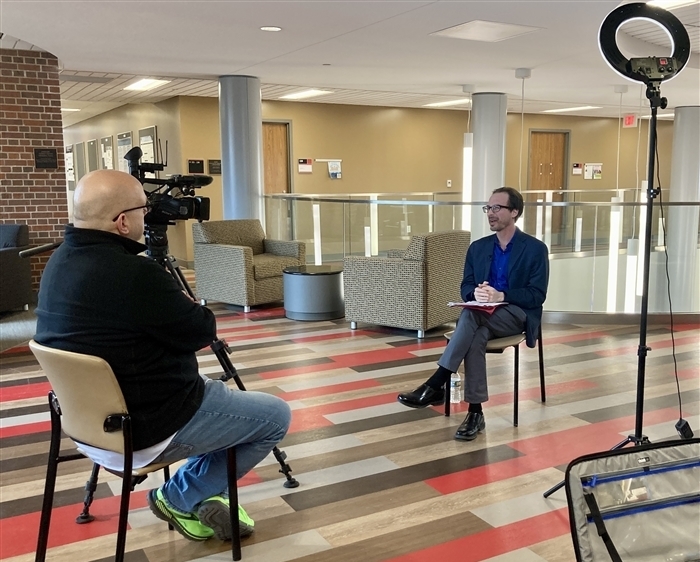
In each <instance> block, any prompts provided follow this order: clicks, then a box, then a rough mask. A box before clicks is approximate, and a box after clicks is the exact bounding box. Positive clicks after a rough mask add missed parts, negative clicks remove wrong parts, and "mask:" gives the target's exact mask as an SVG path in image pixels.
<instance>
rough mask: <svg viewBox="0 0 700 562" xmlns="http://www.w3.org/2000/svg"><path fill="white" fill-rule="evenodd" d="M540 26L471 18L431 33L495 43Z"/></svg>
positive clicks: (529, 31) (532, 30) (537, 29)
mask: <svg viewBox="0 0 700 562" xmlns="http://www.w3.org/2000/svg"><path fill="white" fill-rule="evenodd" d="M540 29H541V28H540V27H530V26H527V25H516V24H512V23H499V22H495V21H483V20H473V21H468V22H467V23H461V24H459V25H455V26H454V27H448V28H447V29H442V30H440V31H436V32H434V33H431V34H430V35H437V36H439V37H451V38H452V39H468V40H470V41H487V42H490V43H495V42H497V41H504V40H506V39H511V38H513V37H518V36H519V35H525V34H527V33H533V32H534V31H539V30H540Z"/></svg>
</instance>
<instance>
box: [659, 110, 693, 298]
mask: <svg viewBox="0 0 700 562" xmlns="http://www.w3.org/2000/svg"><path fill="white" fill-rule="evenodd" d="M698 154H700V106H697V105H695V106H686V107H677V108H676V110H675V119H674V123H673V154H672V159H671V187H670V193H669V199H670V200H671V201H672V202H674V201H675V202H681V201H682V202H695V203H697V202H700V159H699V158H698ZM666 216H667V219H666V237H667V238H666V240H665V242H666V247H667V248H668V270H669V271H668V273H669V277H670V279H671V299H672V303H673V311H674V312H690V311H697V310H698V308H699V307H700V279H698V273H697V271H698V267H697V264H698V242H697V241H698V207H697V206H694V207H669V208H668V211H667V215H666ZM667 307H668V305H666V307H664V310H667Z"/></svg>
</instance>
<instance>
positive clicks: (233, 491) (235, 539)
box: [226, 447, 242, 560]
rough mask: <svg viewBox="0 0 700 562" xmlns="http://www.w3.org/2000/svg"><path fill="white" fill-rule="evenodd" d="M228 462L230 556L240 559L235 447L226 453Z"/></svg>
mask: <svg viewBox="0 0 700 562" xmlns="http://www.w3.org/2000/svg"><path fill="white" fill-rule="evenodd" d="M226 458H227V462H228V501H229V509H230V514H231V515H230V516H231V556H232V557H233V559H234V560H240V559H241V557H242V556H241V531H240V525H239V523H238V480H237V478H236V475H237V472H236V471H237V468H236V448H235V447H230V448H229V449H228V451H227V454H226Z"/></svg>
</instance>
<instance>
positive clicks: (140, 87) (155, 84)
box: [124, 78, 170, 92]
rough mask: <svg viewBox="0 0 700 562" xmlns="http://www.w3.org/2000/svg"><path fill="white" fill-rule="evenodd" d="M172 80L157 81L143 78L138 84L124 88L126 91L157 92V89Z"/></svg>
mask: <svg viewBox="0 0 700 562" xmlns="http://www.w3.org/2000/svg"><path fill="white" fill-rule="evenodd" d="M169 83H170V80H155V79H153V78H143V79H141V80H139V81H138V82H134V83H133V84H131V85H129V86H127V87H126V88H124V89H125V90H135V91H138V92H147V91H149V90H155V89H156V88H160V87H161V86H165V85H166V84H169Z"/></svg>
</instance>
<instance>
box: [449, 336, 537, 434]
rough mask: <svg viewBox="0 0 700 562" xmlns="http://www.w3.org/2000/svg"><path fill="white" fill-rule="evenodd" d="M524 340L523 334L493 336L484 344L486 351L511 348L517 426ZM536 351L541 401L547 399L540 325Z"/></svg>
mask: <svg viewBox="0 0 700 562" xmlns="http://www.w3.org/2000/svg"><path fill="white" fill-rule="evenodd" d="M453 333H454V332H447V333H446V334H445V337H446V338H447V339H448V340H449V339H450V338H451V337H452V334H453ZM524 341H525V334H524V333H522V334H516V335H514V336H507V337H505V338H494V339H492V340H489V341H488V343H487V344H486V353H503V352H504V351H505V350H506V349H508V348H509V347H512V348H513V351H514V354H515V356H514V358H513V425H514V426H515V427H518V386H519V385H518V383H519V375H520V344H521V343H523V342H524ZM537 351H538V354H539V360H540V397H541V399H542V403H543V404H544V403H545V402H546V401H547V396H546V392H545V382H544V353H543V351H542V326H540V329H539V332H538V333H537ZM445 415H446V416H448V417H449V415H450V396H449V382H448V383H446V389H445Z"/></svg>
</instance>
